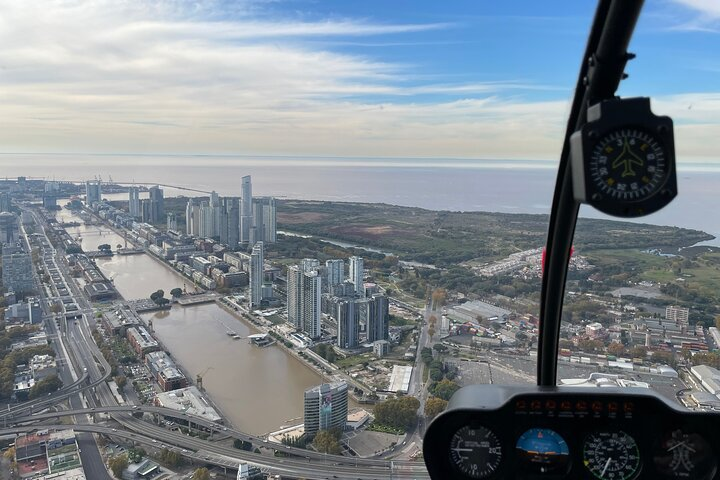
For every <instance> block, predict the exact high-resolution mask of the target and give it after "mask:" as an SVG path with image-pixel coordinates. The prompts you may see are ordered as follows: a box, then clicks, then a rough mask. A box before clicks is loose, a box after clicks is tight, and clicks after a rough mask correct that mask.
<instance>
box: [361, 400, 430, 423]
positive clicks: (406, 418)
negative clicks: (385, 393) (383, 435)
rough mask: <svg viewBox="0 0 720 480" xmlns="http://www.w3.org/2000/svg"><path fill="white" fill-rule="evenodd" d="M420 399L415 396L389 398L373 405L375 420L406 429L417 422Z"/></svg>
mask: <svg viewBox="0 0 720 480" xmlns="http://www.w3.org/2000/svg"><path fill="white" fill-rule="evenodd" d="M418 408H420V401H419V400H418V399H417V398H415V397H410V396H405V397H402V398H391V399H389V400H385V401H384V402H382V403H378V404H377V405H375V409H374V411H373V413H374V414H375V421H376V422H377V423H379V424H381V425H387V426H388V427H394V428H399V429H403V430H406V429H408V428H410V427H412V426H413V425H414V424H415V423H416V422H417V411H418Z"/></svg>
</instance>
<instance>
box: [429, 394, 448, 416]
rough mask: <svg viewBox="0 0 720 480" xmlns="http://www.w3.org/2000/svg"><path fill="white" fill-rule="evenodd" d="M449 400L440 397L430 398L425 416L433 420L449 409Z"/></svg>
mask: <svg viewBox="0 0 720 480" xmlns="http://www.w3.org/2000/svg"><path fill="white" fill-rule="evenodd" d="M447 404H448V402H447V400H443V399H442V398H438V397H430V398H428V399H427V401H426V402H425V416H426V417H427V418H428V419H433V418H435V416H436V415H437V414H438V413H440V412H442V411H444V410H445V409H446V408H447Z"/></svg>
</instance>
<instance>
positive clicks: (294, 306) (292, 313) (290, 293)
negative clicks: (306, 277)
mask: <svg viewBox="0 0 720 480" xmlns="http://www.w3.org/2000/svg"><path fill="white" fill-rule="evenodd" d="M302 274H303V269H302V267H301V266H300V265H290V266H289V267H288V270H287V315H288V323H290V324H292V325H294V326H295V328H298V329H299V328H302V321H301V320H302V310H301V305H300V304H301V300H300V283H301V282H302Z"/></svg>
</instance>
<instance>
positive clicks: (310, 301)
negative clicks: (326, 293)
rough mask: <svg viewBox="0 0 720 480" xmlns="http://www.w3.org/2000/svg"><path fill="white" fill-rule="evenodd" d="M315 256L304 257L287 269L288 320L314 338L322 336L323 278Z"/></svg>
mask: <svg viewBox="0 0 720 480" xmlns="http://www.w3.org/2000/svg"><path fill="white" fill-rule="evenodd" d="M319 264H320V262H318V261H317V260H316V259H314V258H306V259H303V263H302V264H300V265H291V266H290V267H288V271H287V306H288V322H289V323H291V324H293V325H294V326H295V327H296V328H298V329H300V330H303V331H304V332H305V333H307V334H308V335H309V336H310V337H312V338H317V337H319V336H320V320H321V307H322V305H321V297H322V280H321V278H320V275H319V274H318V271H317V268H318V267H319Z"/></svg>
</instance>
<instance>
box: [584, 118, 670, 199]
mask: <svg viewBox="0 0 720 480" xmlns="http://www.w3.org/2000/svg"><path fill="white" fill-rule="evenodd" d="M588 171H589V173H590V179H591V181H592V183H594V184H595V187H596V189H597V191H598V193H599V194H600V195H605V196H608V197H610V198H612V199H613V200H620V201H630V202H635V201H640V200H644V199H647V198H649V197H651V196H653V195H654V194H655V193H657V192H658V191H659V190H660V189H661V188H662V187H663V185H664V184H665V182H666V180H667V178H668V166H667V164H666V161H665V152H664V151H663V147H662V146H661V144H660V142H659V141H658V140H657V139H656V138H655V137H653V136H652V135H651V134H649V133H647V132H646V131H644V130H638V129H634V128H622V129H619V130H614V131H611V132H610V133H608V134H606V135H605V136H603V137H601V138H600V139H599V140H597V141H596V142H595V143H594V145H593V147H592V150H591V152H590V162H589V170H588Z"/></svg>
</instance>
